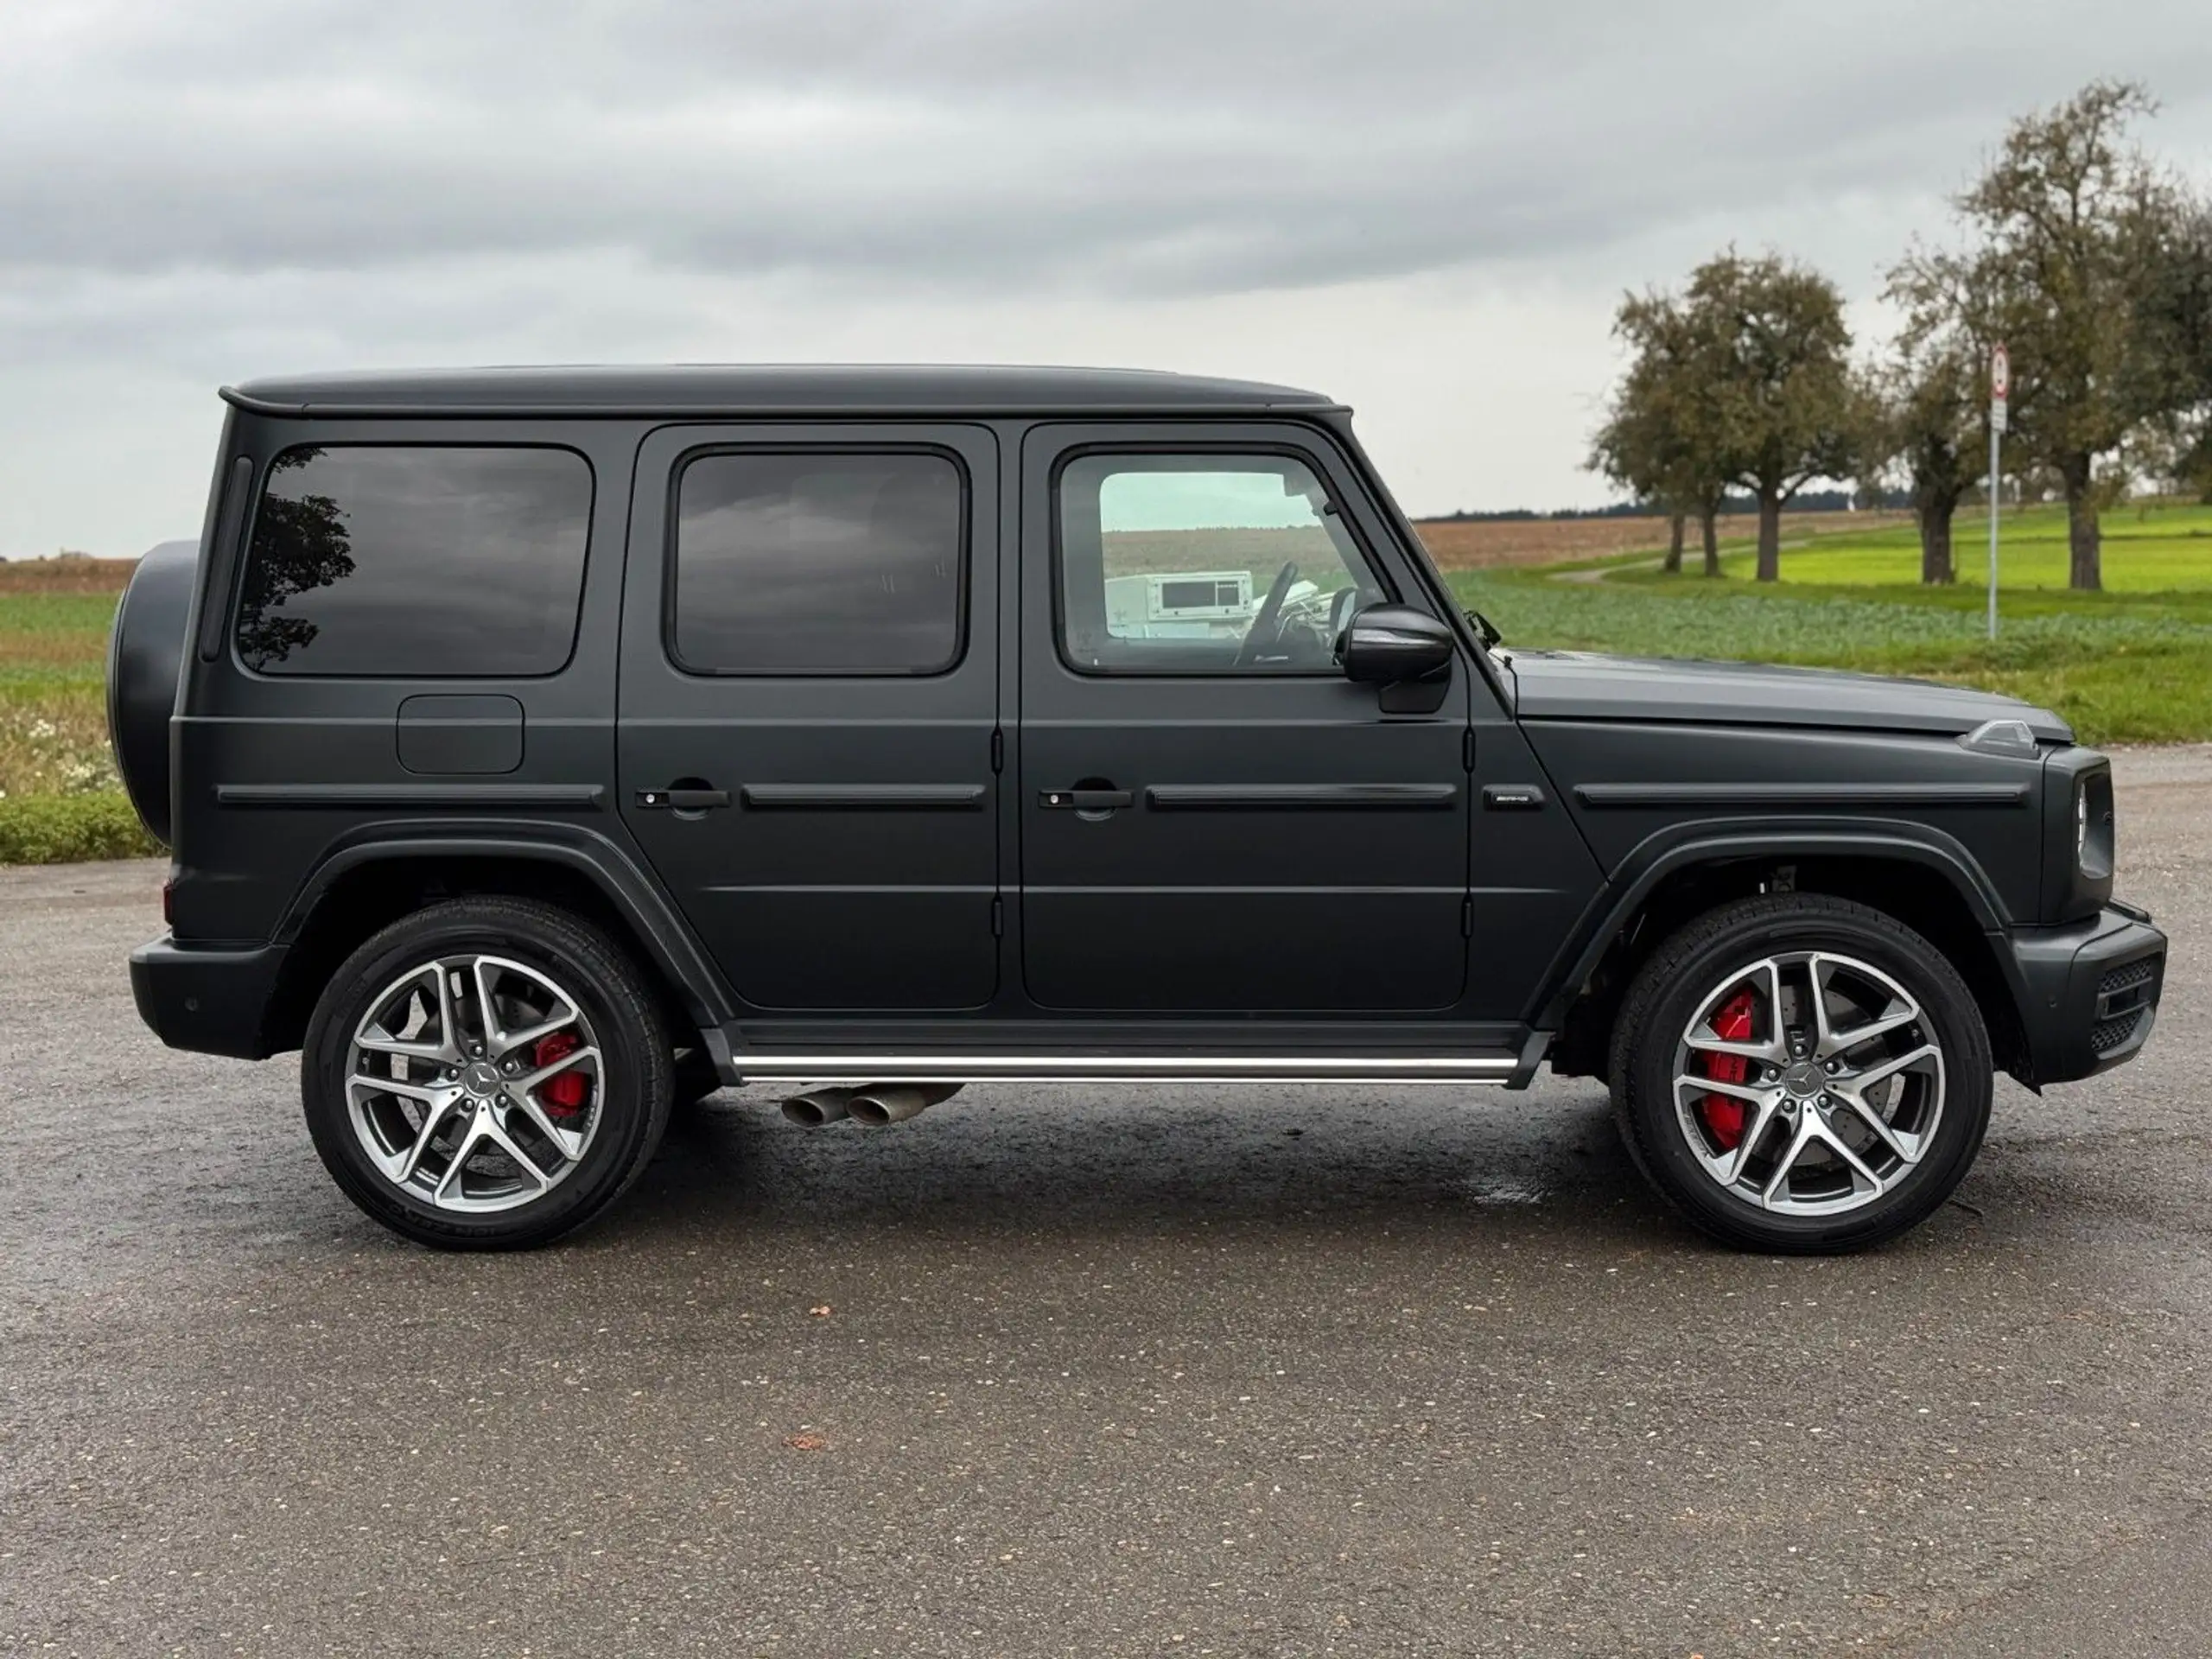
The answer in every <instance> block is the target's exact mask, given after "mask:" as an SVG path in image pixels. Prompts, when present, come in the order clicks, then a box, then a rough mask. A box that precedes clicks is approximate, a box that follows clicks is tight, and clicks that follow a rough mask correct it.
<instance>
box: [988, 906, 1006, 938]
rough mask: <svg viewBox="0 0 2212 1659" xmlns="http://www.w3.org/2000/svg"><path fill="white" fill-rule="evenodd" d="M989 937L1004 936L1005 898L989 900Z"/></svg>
mask: <svg viewBox="0 0 2212 1659" xmlns="http://www.w3.org/2000/svg"><path fill="white" fill-rule="evenodd" d="M991 937H992V938H995V939H998V938H1005V937H1006V900H1005V899H992V900H991Z"/></svg>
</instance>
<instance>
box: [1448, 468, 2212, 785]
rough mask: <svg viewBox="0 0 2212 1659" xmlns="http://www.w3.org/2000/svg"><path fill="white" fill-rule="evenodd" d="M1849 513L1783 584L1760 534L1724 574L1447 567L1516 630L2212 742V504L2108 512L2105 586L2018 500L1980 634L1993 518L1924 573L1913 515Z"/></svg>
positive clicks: (1502, 623) (2114, 730)
mask: <svg viewBox="0 0 2212 1659" xmlns="http://www.w3.org/2000/svg"><path fill="white" fill-rule="evenodd" d="M1845 524H1846V527H1845V528H1842V529H1840V530H1839V531H1836V532H1834V533H1832V534H1827V535H1822V536H1820V537H1815V538H1813V539H1811V540H1809V541H1807V542H1803V543H1799V544H1794V545H1793V544H1790V543H1785V544H1784V548H1783V555H1782V580H1781V581H1780V582H1776V583H1770V584H1760V583H1757V582H1753V581H1751V573H1752V564H1753V552H1752V549H1751V543H1749V542H1748V541H1742V542H1730V543H1723V547H1722V558H1721V565H1722V570H1723V575H1721V576H1720V577H1719V578H1718V579H1713V578H1709V577H1707V576H1704V575H1700V574H1697V572H1696V569H1695V567H1696V565H1697V563H1698V562H1697V560H1696V558H1695V557H1694V556H1692V558H1691V560H1690V561H1689V563H1691V565H1692V567H1693V569H1691V571H1690V572H1688V573H1687V574H1684V575H1665V574H1663V573H1662V572H1661V571H1660V570H1658V569H1656V565H1655V563H1654V561H1653V559H1652V557H1651V556H1650V555H1649V554H1636V555H1629V556H1621V557H1618V558H1615V559H1611V560H1607V561H1604V562H1603V563H1601V564H1600V565H1599V566H1596V567H1592V566H1590V565H1587V564H1586V565H1584V566H1583V567H1581V568H1582V569H1584V570H1585V571H1586V572H1590V571H1592V570H1593V569H1594V570H1599V571H1602V573H1603V579H1602V580H1599V581H1596V582H1589V581H1564V580H1561V579H1560V577H1561V574H1562V570H1563V569H1564V568H1563V567H1554V568H1552V569H1516V570H1482V571H1471V572H1465V573H1462V574H1460V575H1456V576H1454V577H1453V579H1452V580H1453V582H1454V585H1455V586H1456V587H1457V588H1459V591H1460V593H1461V594H1464V595H1465V598H1466V601H1467V602H1468V603H1469V604H1470V605H1472V606H1474V607H1476V608H1478V609H1479V610H1481V611H1482V612H1484V613H1485V614H1486V615H1488V616H1489V617H1490V618H1491V620H1492V621H1494V622H1496V623H1497V625H1498V626H1499V627H1500V628H1501V629H1503V632H1504V633H1505V636H1506V639H1508V640H1509V641H1510V642H1512V643H1514V644H1518V645H1529V646H1552V647H1562V648H1567V649H1576V650H1586V651H1608V652H1628V653H1631V654H1638V655H1645V656H1661V657H1721V658H1742V659H1748V660H1754V661H1762V662H1783V663H1800V664H1808V665H1812V666H1817V667H1834V668H1851V669H1858V670H1862V671H1866V672H1869V673H1876V674H1906V675H1914V676H1918V677H1924V678H1929V679H1937V680H1946V681H1949V682H1952V683H1958V684H1965V685H1976V686H1980V687H1983V688H1985V689H1987V690H1995V691H2003V692H2005V693H2008V694H2009V695H2011V696H2018V697H2024V698H2025V699H2027V700H2028V701H2029V702H2036V703H2040V704H2043V705H2044V706H2046V707H2049V708H2052V709H2056V710H2057V711H2058V712H2059V713H2060V714H2062V715H2064V716H2065V717H2066V718H2067V719H2068V720H2069V721H2072V722H2073V724H2074V726H2075V729H2076V731H2078V732H2079V733H2080V734H2081V735H2082V740H2083V741H2086V742H2091V743H2114V742H2141V743H2151V742H2178V741H2203V740H2206V739H2212V508H2207V507H2200V506H2183V505H2165V504H2159V505H2152V506H2150V507H2149V508H2148V509H2140V508H2138V507H2136V506H2134V505H2128V506H2124V507H2122V508H2120V509H2119V510H2117V511H2115V512H2112V513H2109V514H2107V516H2106V519H2105V581H2106V584H2107V588H2106V591H2105V592H2103V593H2101V594H2075V593H2072V592H2069V590H2068V588H2067V587H2066V525H2065V518H2064V515H2063V512H2061V511H2060V510H2058V509H2056V508H2035V509H2031V510H2030V511H2028V512H2020V513H2015V512H2007V513H2006V514H2005V518H2004V519H2003V521H2002V522H2001V523H2000V524H1999V536H2000V538H2001V539H2000V548H2001V550H2000V555H1999V583H1998V597H1999V613H2000V620H1999V637H1998V639H1997V641H1996V642H1995V643H1994V644H1992V643H1990V642H1989V641H1988V640H1987V639H1986V638H1985V637H1984V633H1983V607H1984V605H1985V603H1986V596H1987V590H1986V588H1985V587H1983V586H1982V585H1980V580H1979V578H1980V575H1981V573H1982V572H1983V570H1984V569H1986V538H1987V536H1988V520H1987V519H1986V518H1983V517H1980V515H1978V514H1977V515H1973V516H1968V515H1964V514H1962V515H1961V517H1960V519H1959V520H1958V522H1957V524H1956V525H1955V528H1954V556H1955V560H1956V562H1957V563H1958V564H1959V566H1960V567H1961V581H1960V582H1959V583H1958V584H1957V585H1956V586H1955V587H1951V588H1923V587H1922V586H1921V585H1920V582H1919V572H1920V543H1919V537H1918V536H1917V534H1916V532H1915V531H1914V530H1913V529H1912V527H1911V526H1910V525H1905V526H1902V527H1899V528H1896V529H1887V530H1878V531H1866V532H1855V531H1852V530H1851V529H1849V528H1848V521H1845Z"/></svg>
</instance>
